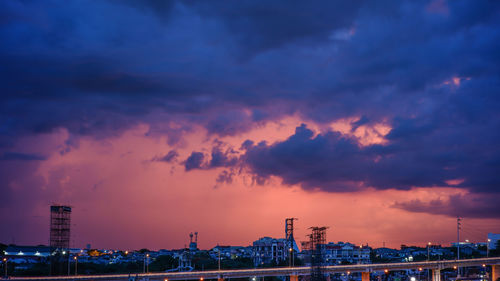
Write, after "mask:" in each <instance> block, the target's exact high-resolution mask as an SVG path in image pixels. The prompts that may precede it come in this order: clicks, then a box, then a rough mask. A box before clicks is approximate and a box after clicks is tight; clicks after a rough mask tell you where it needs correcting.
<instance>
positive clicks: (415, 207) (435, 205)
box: [393, 194, 500, 218]
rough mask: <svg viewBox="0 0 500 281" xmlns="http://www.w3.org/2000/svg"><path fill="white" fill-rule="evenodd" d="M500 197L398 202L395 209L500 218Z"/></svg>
mask: <svg viewBox="0 0 500 281" xmlns="http://www.w3.org/2000/svg"><path fill="white" fill-rule="evenodd" d="M499 200H500V195H498V194H496V195H493V196H491V195H481V196H477V195H473V194H467V195H452V196H450V197H449V198H448V200H442V199H436V200H431V201H429V202H422V201H421V200H419V199H415V200H412V201H407V202H396V203H395V204H394V206H393V207H394V208H399V209H403V210H407V211H410V212H417V213H431V214H438V215H447V216H451V217H458V216H460V217H467V218H498V216H499V214H500V205H499V204H498V202H499Z"/></svg>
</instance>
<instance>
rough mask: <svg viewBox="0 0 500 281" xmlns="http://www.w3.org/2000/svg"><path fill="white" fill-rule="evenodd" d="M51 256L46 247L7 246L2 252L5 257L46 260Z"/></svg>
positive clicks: (48, 248)
mask: <svg viewBox="0 0 500 281" xmlns="http://www.w3.org/2000/svg"><path fill="white" fill-rule="evenodd" d="M50 254H51V251H50V247H47V246H36V247H32V246H13V245H12V246H8V247H7V249H5V251H4V255H5V256H7V257H31V258H46V257H49V256H50Z"/></svg>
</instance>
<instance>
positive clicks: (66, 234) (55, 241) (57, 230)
mask: <svg viewBox="0 0 500 281" xmlns="http://www.w3.org/2000/svg"><path fill="white" fill-rule="evenodd" d="M70 230H71V207H69V206H61V205H52V206H50V247H52V248H54V249H60V250H61V249H68V248H69V241H70V234H71V231H70Z"/></svg>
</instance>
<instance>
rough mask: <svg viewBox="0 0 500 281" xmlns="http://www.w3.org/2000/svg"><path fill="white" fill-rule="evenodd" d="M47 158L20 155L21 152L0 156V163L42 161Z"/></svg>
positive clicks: (5, 153) (36, 155)
mask: <svg viewBox="0 0 500 281" xmlns="http://www.w3.org/2000/svg"><path fill="white" fill-rule="evenodd" d="M46 159H47V158H46V157H45V156H42V155H38V154H28V153H19V152H4V153H3V154H1V155H0V161H2V160H3V161H12V160H19V161H42V160H46Z"/></svg>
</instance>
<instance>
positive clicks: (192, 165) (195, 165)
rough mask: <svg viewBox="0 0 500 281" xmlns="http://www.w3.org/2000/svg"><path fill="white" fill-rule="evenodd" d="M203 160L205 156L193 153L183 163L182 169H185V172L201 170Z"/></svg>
mask: <svg viewBox="0 0 500 281" xmlns="http://www.w3.org/2000/svg"><path fill="white" fill-rule="evenodd" d="M204 158H205V156H204V155H203V153H202V152H196V151H193V152H192V153H191V155H189V157H188V158H187V159H186V161H185V162H184V168H185V169H186V171H191V170H194V169H201V168H202V167H203V159H204Z"/></svg>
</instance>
